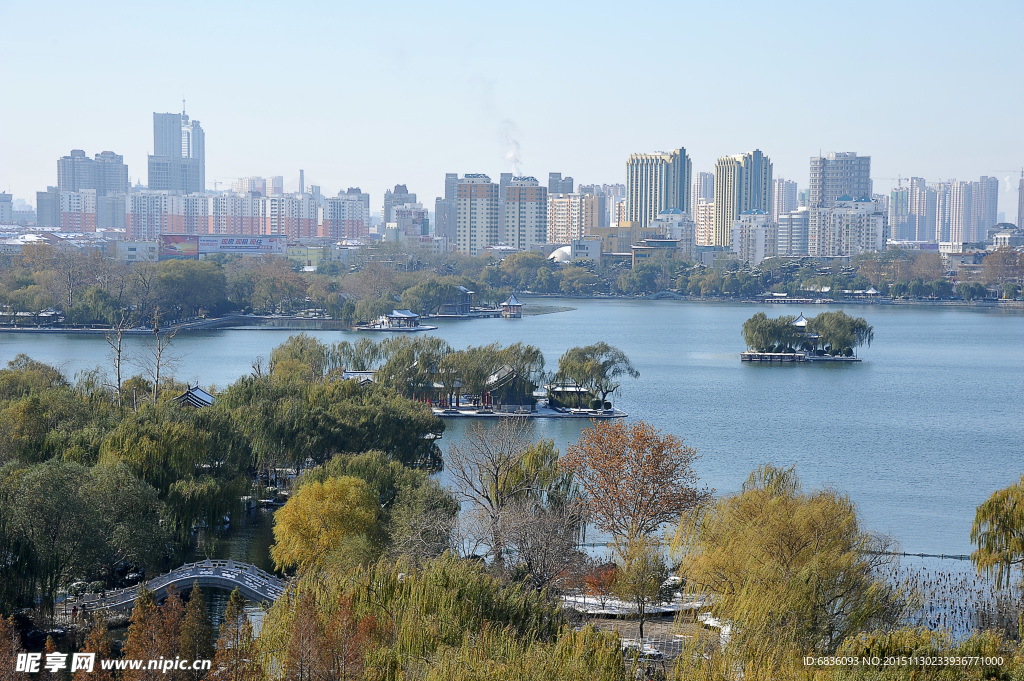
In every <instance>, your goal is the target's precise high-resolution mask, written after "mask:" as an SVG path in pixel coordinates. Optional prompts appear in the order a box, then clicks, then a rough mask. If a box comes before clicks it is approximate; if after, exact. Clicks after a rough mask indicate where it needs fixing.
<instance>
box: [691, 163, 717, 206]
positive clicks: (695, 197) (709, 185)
mask: <svg viewBox="0 0 1024 681" xmlns="http://www.w3.org/2000/svg"><path fill="white" fill-rule="evenodd" d="M701 201H703V202H704V203H714V202H715V174H714V173H706V172H703V171H701V172H699V173H697V174H696V176H694V178H693V188H692V189H691V190H690V205H691V206H695V205H696V204H698V203H699V202H701Z"/></svg>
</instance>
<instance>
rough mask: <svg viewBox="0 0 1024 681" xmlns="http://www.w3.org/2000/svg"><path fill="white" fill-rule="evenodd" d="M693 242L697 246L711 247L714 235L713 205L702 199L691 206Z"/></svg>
mask: <svg viewBox="0 0 1024 681" xmlns="http://www.w3.org/2000/svg"><path fill="white" fill-rule="evenodd" d="M693 224H694V225H695V227H694V229H695V232H694V241H695V242H696V244H697V245H698V246H712V245H713V244H714V234H715V203H714V201H712V202H711V203H706V202H705V201H704V200H703V199H702V200H700V201H697V202H695V203H694V204H693Z"/></svg>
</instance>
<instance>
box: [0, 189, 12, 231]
mask: <svg viewBox="0 0 1024 681" xmlns="http://www.w3.org/2000/svg"><path fill="white" fill-rule="evenodd" d="M13 223H14V197H13V196H11V195H10V194H6V193H0V225H10V224H13Z"/></svg>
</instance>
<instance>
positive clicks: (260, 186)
mask: <svg viewBox="0 0 1024 681" xmlns="http://www.w3.org/2000/svg"><path fill="white" fill-rule="evenodd" d="M231 191H232V192H233V193H235V194H259V195H260V196H266V195H267V181H266V180H265V179H264V178H262V177H255V176H254V177H240V178H238V179H237V180H235V181H234V182H232V183H231ZM228 233H229V234H241V232H228Z"/></svg>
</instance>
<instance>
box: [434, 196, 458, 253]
mask: <svg viewBox="0 0 1024 681" xmlns="http://www.w3.org/2000/svg"><path fill="white" fill-rule="evenodd" d="M434 236H435V237H443V238H445V239H448V243H450V244H454V243H455V200H454V199H451V200H449V199H444V198H441V197H440V196H438V197H437V198H436V199H435V200H434Z"/></svg>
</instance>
